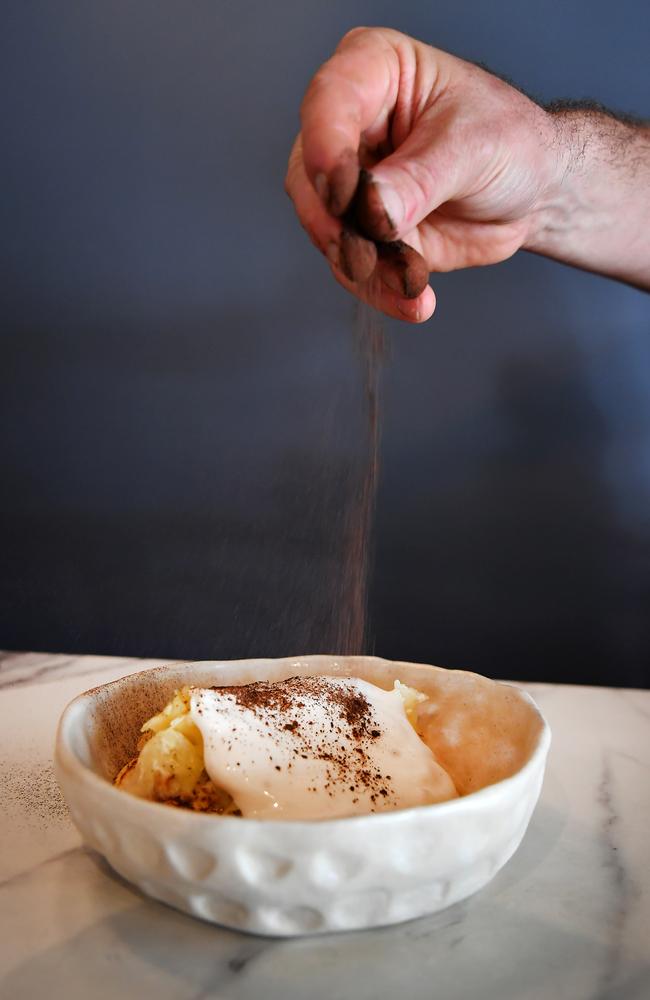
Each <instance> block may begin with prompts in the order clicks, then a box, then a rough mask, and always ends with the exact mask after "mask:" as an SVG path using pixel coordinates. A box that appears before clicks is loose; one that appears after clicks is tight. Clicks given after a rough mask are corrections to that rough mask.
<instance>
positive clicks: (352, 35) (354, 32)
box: [337, 25, 373, 49]
mask: <svg viewBox="0 0 650 1000" xmlns="http://www.w3.org/2000/svg"><path fill="white" fill-rule="evenodd" d="M372 30H373V29H372V28H366V27H364V26H363V25H359V27H357V28H350V30H349V31H346V32H345V34H344V35H343V38H342V39H341V41H340V42H339V44H338V45H337V49H341V48H343V47H344V46H345V45H349V44H350V42H353V41H355V40H356V39H358V38H359V36H360V35H365V34H368V33H371V32H372Z"/></svg>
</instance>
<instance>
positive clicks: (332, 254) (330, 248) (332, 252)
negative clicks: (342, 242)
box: [325, 240, 340, 267]
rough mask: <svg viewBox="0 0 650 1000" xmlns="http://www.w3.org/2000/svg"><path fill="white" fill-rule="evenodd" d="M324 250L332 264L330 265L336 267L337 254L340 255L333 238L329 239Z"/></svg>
mask: <svg viewBox="0 0 650 1000" xmlns="http://www.w3.org/2000/svg"><path fill="white" fill-rule="evenodd" d="M325 252H326V254H327V259H328V261H329V262H330V264H331V265H332V267H338V266H339V256H340V255H339V248H338V244H337V243H335V242H334V240H330V242H329V243H328V244H327V250H326V251H325Z"/></svg>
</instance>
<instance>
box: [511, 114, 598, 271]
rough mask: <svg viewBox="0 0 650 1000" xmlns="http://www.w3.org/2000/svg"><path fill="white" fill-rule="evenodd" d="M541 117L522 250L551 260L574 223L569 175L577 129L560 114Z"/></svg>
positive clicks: (574, 123) (573, 156) (573, 158)
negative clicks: (535, 182)
mask: <svg viewBox="0 0 650 1000" xmlns="http://www.w3.org/2000/svg"><path fill="white" fill-rule="evenodd" d="M542 114H543V116H544V118H543V127H542V128H541V129H540V133H539V134H540V137H541V141H540V144H539V156H538V176H539V178H540V186H539V193H538V196H537V198H536V200H535V204H534V206H533V208H532V210H531V212H530V217H529V230H528V235H527V237H526V239H525V241H524V244H523V247H522V249H524V250H530V251H532V252H533V253H540V254H548V255H549V256H553V253H552V251H553V247H554V246H555V245H556V244H558V242H560V241H562V239H564V238H566V236H567V234H568V232H569V230H570V229H571V227H572V226H573V225H575V221H576V219H575V213H576V208H577V204H576V198H575V195H574V192H573V187H572V183H571V174H572V166H573V162H574V160H575V154H574V152H573V150H574V148H575V146H576V143H577V142H579V137H578V131H579V127H578V123H577V122H567V121H566V120H564V117H563V116H561V115H559V114H555V113H553V112H550V111H542ZM583 142H584V140H583Z"/></svg>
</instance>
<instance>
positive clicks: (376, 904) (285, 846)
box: [55, 656, 550, 936]
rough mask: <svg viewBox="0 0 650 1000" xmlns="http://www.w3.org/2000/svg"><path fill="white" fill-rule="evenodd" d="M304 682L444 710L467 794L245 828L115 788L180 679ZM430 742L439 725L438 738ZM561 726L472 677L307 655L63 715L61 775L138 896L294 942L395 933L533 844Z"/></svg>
mask: <svg viewBox="0 0 650 1000" xmlns="http://www.w3.org/2000/svg"><path fill="white" fill-rule="evenodd" d="M296 674H329V675H339V676H356V677H363V678H365V679H366V680H369V681H372V682H374V683H376V684H379V685H380V686H382V687H387V688H388V687H392V686H393V681H394V679H395V678H399V679H400V680H402V681H403V682H404V683H407V684H409V685H412V686H413V687H416V688H418V689H419V690H421V691H423V692H425V693H426V694H428V695H430V697H431V698H432V699H434V702H435V704H436V705H437V711H436V715H435V733H437V736H436V737H435V738H436V739H437V740H438V743H437V745H436V747H435V750H436V753H437V754H438V757H439V759H441V762H443V766H446V767H447V769H448V770H450V772H451V773H452V777H454V779H455V780H456V783H457V787H458V786H461V787H462V786H463V785H464V786H465V788H468V787H475V786H476V784H479V785H481V784H486V783H487V787H481V788H479V790H477V791H473V792H470V793H469V794H465V795H463V796H461V797H460V798H458V799H454V800H452V801H449V802H443V803H439V804H437V805H430V806H421V807H418V808H415V809H404V810H399V811H394V812H384V813H379V814H374V815H369V816H357V817H351V818H347V819H335V820H321V821H306V822H297V821H284V822H281V821H274V820H249V819H242V818H238V817H222V816H211V815H206V814H200V813H194V812H191V811H189V810H183V809H174V808H171V807H169V806H165V805H161V804H159V803H155V802H148V801H145V800H142V799H138V798H135V797H133V796H131V795H129V794H127V793H126V792H124V791H121V790H119V789H117V788H114V787H113V785H112V784H111V781H112V779H113V778H114V776H115V774H116V773H117V771H118V770H119V768H120V766H121V765H122V764H123V763H124V762H125V761H126V760H127V759H129V757H131V756H133V755H134V753H135V752H136V751H135V743H136V741H137V737H138V733H139V728H140V725H141V724H142V722H143V721H144V720H145V719H147V718H149V717H150V716H151V715H153V714H154V713H155V712H157V711H158V710H159V709H160V708H161V707H162V706H163V705H164V704H165V703H166V702H167V701H168V700H169V698H170V697H171V695H172V693H173V692H174V691H175V690H176V689H177V688H178V687H180V686H182V685H183V684H196V685H204V686H210V685H214V684H244V683H249V682H250V681H252V680H259V679H262V678H264V679H268V680H280V679H282V678H286V677H291V676H294V675H296ZM432 731H433V730H432ZM549 744H550V731H549V728H548V726H547V724H546V722H545V721H544V719H543V717H542V716H541V714H540V712H539V711H538V709H537V708H536V706H535V704H534V702H533V701H532V699H531V698H530V697H529V696H528V695H527V694H525V693H524V692H522V691H520V690H518V689H517V688H514V687H511V686H509V685H505V684H498V683H497V682H495V681H490V680H488V679H487V678H483V677H480V676H479V675H477V674H470V673H466V672H464V671H452V670H444V669H442V668H440V667H430V666H424V665H420V664H412V663H397V662H390V661H387V660H380V659H377V658H374V657H333V656H307V657H299V658H291V659H283V660H239V661H227V662H211V661H206V662H198V663H186V664H173V665H171V666H168V667H160V668H156V669H153V670H148V671H144V672H142V673H137V674H132V675H130V676H128V677H124V678H122V679H121V680H118V681H114V682H113V683H111V684H105V685H102V686H101V687H98V688H95V689H93V690H92V691H88V692H86V693H85V694H82V695H80V696H79V697H78V698H75V700H74V701H73V702H71V703H70V705H68V707H67V708H66V710H65V712H64V713H63V716H62V717H61V721H60V723H59V730H58V734H57V743H56V757H55V762H56V772H57V777H58V780H59V784H60V786H61V789H62V791H63V794H64V795H65V798H66V800H67V802H68V805H69V807H70V812H71V814H72V818H73V820H74V822H75V823H76V825H77V827H78V828H79V830H80V831H81V833H82V835H83V837H84V839H85V840H86V841H87V843H88V844H90V845H91V846H92V847H94V848H95V849H96V850H98V851H99V852H100V853H101V854H103V855H104V857H105V858H106V860H107V861H108V862H109V864H110V865H111V866H112V867H113V868H114V869H115V870H116V871H117V872H119V873H120V875H123V876H124V878H126V879H128V880H129V881H130V882H133V883H134V884H135V885H137V886H138V887H139V888H140V889H141V890H142V891H143V892H145V893H146V894H147V895H149V896H153V897H155V898H156V899H160V900H163V901H164V902H165V903H168V904H170V905H171V906H175V907H177V908H178V909H180V910H184V911H186V912H187V913H191V914H193V915H194V916H197V917H201V918H203V919H204V920H209V921H213V922H214V923H218V924H224V925H225V926H227V927H232V928H237V929H240V930H243V931H249V932H252V933H256V934H266V935H273V936H294V935H301V934H313V933H317V932H321V931H341V930H352V929H357V928H367V927H378V926H382V925H385V924H394V923H400V922H401V921H404V920H410V919H412V918H413V917H418V916H421V915H423V914H427V913H433V912H434V911H436V910H440V909H443V908H444V907H446V906H450V905H451V904H452V903H456V902H457V901H458V900H461V899H464V898H465V897H466V896H469V895H471V894H472V893H474V892H476V891H477V890H478V889H480V888H482V887H483V886H484V885H485V884H486V883H487V882H489V881H490V879H491V878H492V877H493V876H494V875H495V873H496V872H497V871H498V870H499V869H500V868H501V867H502V865H504V864H505V862H506V861H507V860H508V858H510V856H511V855H512V854H513V853H514V851H515V850H516V849H517V847H518V846H519V843H520V841H521V839H522V837H523V835H524V833H525V830H526V827H527V825H528V822H529V820H530V817H531V814H532V812H533V809H534V807H535V803H536V802H537V798H538V796H539V792H540V788H541V785H542V779H543V775H544V765H545V761H546V755H547V752H548V748H549Z"/></svg>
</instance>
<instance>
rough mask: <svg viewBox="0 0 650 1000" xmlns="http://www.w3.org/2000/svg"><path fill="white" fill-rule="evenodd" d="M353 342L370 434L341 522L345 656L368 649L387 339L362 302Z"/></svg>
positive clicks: (340, 626)
mask: <svg viewBox="0 0 650 1000" xmlns="http://www.w3.org/2000/svg"><path fill="white" fill-rule="evenodd" d="M355 339H356V342H357V350H358V354H359V357H360V360H361V365H362V370H363V381H364V395H365V408H366V434H365V442H364V448H363V453H362V458H361V460H360V470H359V477H358V480H357V484H356V489H355V491H354V493H353V495H352V497H351V498H350V501H349V503H348V506H347V510H346V514H345V518H344V524H343V532H344V539H343V559H342V566H341V575H340V584H339V595H338V598H339V599H338V608H336V609H335V611H336V614H337V621H336V624H335V639H336V642H335V646H336V652H338V653H341V654H343V655H355V654H360V653H364V652H366V651H367V647H368V645H369V642H368V640H369V635H368V587H369V574H370V564H371V554H372V552H371V550H372V529H373V522H374V513H375V503H376V497H377V486H378V482H379V444H380V431H381V426H380V385H381V371H382V365H383V361H384V357H385V337H384V332H383V329H382V326H381V320H380V318H379V314H378V313H377V312H375V311H374V310H373V309H371V308H370V307H369V306H366V305H363V304H361V305H359V306H358V307H357V314H356V322H355Z"/></svg>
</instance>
